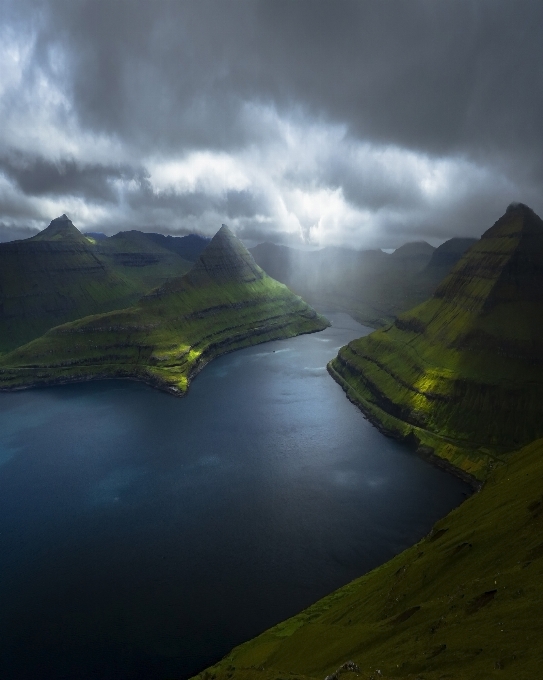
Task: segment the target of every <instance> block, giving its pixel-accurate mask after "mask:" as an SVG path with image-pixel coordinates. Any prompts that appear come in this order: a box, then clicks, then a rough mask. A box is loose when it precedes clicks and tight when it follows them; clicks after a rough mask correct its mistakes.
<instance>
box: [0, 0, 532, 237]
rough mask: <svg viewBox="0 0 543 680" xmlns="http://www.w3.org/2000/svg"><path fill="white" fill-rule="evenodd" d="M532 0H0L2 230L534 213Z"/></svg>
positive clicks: (267, 232)
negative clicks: (520, 206) (514, 210)
mask: <svg viewBox="0 0 543 680" xmlns="http://www.w3.org/2000/svg"><path fill="white" fill-rule="evenodd" d="M542 28H543V3H542V2H540V1H535V2H534V1H526V0H507V1H502V0H477V1H467V0H409V1H408V2H406V1H405V0H397V1H396V0H387V1H386V2H383V0H365V1H364V2H362V1H361V0H356V1H355V2H352V1H350V0H347V1H344V0H327V1H322V0H288V1H285V0H271V1H268V0H250V1H249V0H247V1H245V0H215V1H212V2H211V1H208V0H191V1H184V0H181V1H177V2H174V1H173V0H154V1H153V2H150V1H149V0H115V1H114V2H113V1H109V0H107V1H106V0H62V1H60V0H59V1H56V0H49V1H47V2H44V1H39V0H13V1H12V0H0V241H6V240H12V239H15V238H26V237H28V236H31V235H32V234H34V233H35V232H36V230H38V229H43V228H45V227H46V226H47V224H48V223H49V221H50V220H52V219H53V218H55V217H57V216H59V215H61V214H63V213H66V214H67V215H68V216H69V217H70V218H71V219H72V221H73V222H74V224H75V225H76V226H77V227H78V228H79V229H82V230H86V231H102V232H105V233H107V234H114V233H117V232H118V231H122V230H127V229H142V230H144V231H157V232H161V233H169V234H174V235H175V234H178V235H183V234H186V233H189V232H194V233H201V234H204V235H212V234H213V233H215V232H216V231H217V229H218V228H219V227H220V225H221V224H222V223H226V224H228V225H229V226H230V227H231V229H232V230H233V231H234V232H235V233H236V234H237V235H238V236H240V237H241V238H243V239H244V240H245V241H246V242H247V243H248V244H254V243H258V242H261V241H272V242H275V243H285V244H289V245H295V246H301V247H322V246H330V245H336V246H347V247H354V248H372V247H381V248H395V247H398V246H399V245H401V244H402V243H405V242H408V241H415V240H426V241H428V242H430V243H432V244H433V245H438V244H439V243H441V242H442V241H444V240H445V239H447V238H450V237H452V236H477V237H478V236H480V235H481V233H483V232H484V231H485V230H486V229H488V228H489V227H490V226H491V225H492V224H493V223H494V222H495V221H496V220H497V219H498V218H499V217H500V216H501V215H502V214H503V212H504V211H505V209H506V207H507V205H508V204H509V203H511V202H513V201H521V202H524V203H527V204H528V205H529V206H530V207H532V208H533V209H534V210H535V211H536V212H538V213H539V214H540V215H541V214H543V195H542V192H541V187H542V182H543V153H542V151H543V39H542Z"/></svg>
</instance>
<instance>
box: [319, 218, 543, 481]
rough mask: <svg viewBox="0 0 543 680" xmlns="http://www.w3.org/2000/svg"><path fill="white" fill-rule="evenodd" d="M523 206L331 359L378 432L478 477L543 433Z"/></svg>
mask: <svg viewBox="0 0 543 680" xmlns="http://www.w3.org/2000/svg"><path fill="white" fill-rule="evenodd" d="M525 210H528V209H524V208H522V209H521V208H519V209H516V210H512V211H509V212H508V213H506V215H505V216H504V217H503V218H502V219H501V220H499V221H498V223H497V224H496V225H495V227H493V228H492V229H491V230H489V231H488V232H487V233H486V234H485V235H484V236H483V238H482V239H481V240H480V241H479V242H478V243H477V244H476V245H474V246H473V247H472V248H471V249H470V250H469V251H468V253H467V254H466V255H465V256H464V258H463V259H462V260H461V261H460V262H459V263H458V264H457V265H456V267H455V268H454V269H453V271H452V272H451V274H450V275H449V276H448V277H447V278H446V279H445V281H444V282H443V283H442V284H441V286H440V287H439V288H438V290H437V291H436V294H435V295H434V297H433V298H432V299H430V300H429V301H427V302H425V303H423V304H422V305H420V306H419V307H416V308H415V309H413V310H411V311H410V312H408V313H406V314H404V315H402V316H401V317H400V318H399V319H398V320H397V321H396V322H395V323H394V324H393V325H392V326H389V327H388V328H385V329H383V330H379V331H376V332H375V333H372V334H371V335H369V336H367V337H365V338H362V339H360V340H356V341H354V342H352V343H350V344H349V345H348V346H347V347H344V348H342V349H341V350H340V352H339V354H338V357H337V358H336V359H334V360H333V361H332V362H331V365H330V372H331V373H332V375H333V376H334V377H335V378H336V379H337V380H338V382H340V383H341V384H342V385H343V387H344V388H345V390H346V391H347V394H348V395H349V397H350V398H351V399H352V400H353V401H354V402H356V403H358V404H359V405H360V406H361V408H362V410H364V412H365V413H366V414H367V415H368V417H370V419H371V420H372V421H373V422H375V423H376V424H377V425H378V426H380V427H381V428H382V429H383V430H385V431H387V432H389V433H392V434H395V435H400V436H403V437H408V436H413V437H415V438H416V440H418V441H420V443H421V444H422V445H424V446H425V447H428V449H433V450H434V452H435V453H436V454H437V455H438V456H441V457H442V458H444V459H446V460H448V461H450V462H451V463H452V464H454V465H455V466H457V467H458V468H461V469H462V470H464V471H466V472H468V473H470V474H472V475H474V476H475V477H477V478H479V479H484V478H485V476H486V475H487V473H488V471H489V470H490V469H491V468H492V467H493V466H494V465H496V464H497V463H499V462H500V461H502V460H504V458H505V456H506V454H507V452H508V451H511V450H512V449H515V448H518V447H519V446H521V445H522V444H525V443H527V442H529V441H532V440H534V439H535V438H537V437H541V436H542V435H543V417H542V416H543V406H542V404H543V363H542V362H541V359H540V357H541V356H542V350H543V342H542V337H543V333H542V331H543V304H542V302H543V223H542V222H541V220H539V218H537V216H535V215H534V213H531V211H530V214H529V213H526V212H525Z"/></svg>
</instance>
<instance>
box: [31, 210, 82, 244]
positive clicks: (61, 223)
mask: <svg viewBox="0 0 543 680" xmlns="http://www.w3.org/2000/svg"><path fill="white" fill-rule="evenodd" d="M32 238H33V240H35V241H72V242H73V241H78V242H80V243H84V244H86V245H88V241H87V239H86V238H85V237H84V236H83V234H82V233H81V232H80V231H79V229H77V227H76V226H75V225H74V224H73V222H72V221H71V219H70V218H69V217H68V216H67V215H66V214H64V215H61V216H60V217H56V218H55V219H54V220H51V222H50V223H49V226H48V227H46V228H45V229H44V230H43V231H40V232H39V234H36V236H33V237H32Z"/></svg>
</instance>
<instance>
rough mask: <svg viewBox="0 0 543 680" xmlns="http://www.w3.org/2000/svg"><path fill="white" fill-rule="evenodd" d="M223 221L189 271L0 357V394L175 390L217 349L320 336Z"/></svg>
mask: <svg viewBox="0 0 543 680" xmlns="http://www.w3.org/2000/svg"><path fill="white" fill-rule="evenodd" d="M327 325H328V321H327V320H326V319H324V317H321V316H319V315H318V314H316V312H315V311H314V310H313V309H311V307H309V306H308V305H307V304H306V303H305V302H304V301H303V300H302V299H301V298H299V297H297V296H295V295H294V294H293V293H291V291H290V290H289V289H288V288H287V287H286V286H284V285H282V284H280V283H278V282H277V281H274V280H273V279H271V278H270V277H269V276H267V275H266V274H265V273H264V272H263V271H262V270H261V269H260V268H259V267H258V266H257V265H256V263H255V262H254V260H253V258H252V257H251V255H250V254H249V253H248V251H247V250H246V249H245V247H244V246H243V245H242V244H241V242H240V241H239V240H238V239H236V238H235V236H234V235H233V234H232V233H231V232H230V231H229V230H228V228H227V227H225V226H224V225H223V227H222V228H221V230H220V231H219V232H218V233H217V234H216V236H215V237H214V238H213V239H212V241H211V242H210V244H209V245H208V246H207V248H206V250H205V251H204V253H203V254H202V255H201V257H200V258H199V260H198V261H197V262H196V264H195V265H194V267H193V268H192V269H191V271H190V272H189V273H188V274H187V275H185V276H184V277H181V278H178V279H174V280H172V281H170V282H168V283H167V284H165V285H164V286H162V287H161V288H159V289H156V290H155V291H153V293H152V294H150V295H148V296H146V297H144V298H143V299H141V300H140V302H139V303H138V304H137V305H136V306H133V307H130V308H128V309H123V310H119V311H115V312H110V313H107V314H100V315H95V316H91V317H87V318H84V319H80V320H79V321H75V322H72V323H68V324H64V325H62V326H59V327H57V328H54V329H52V330H50V331H49V332H48V333H46V334H45V335H44V336H43V337H41V338H38V339H37V340H34V341H33V342H30V343H29V344H27V345H25V346H23V347H21V348H19V349H17V350H15V351H13V352H11V353H9V354H7V355H5V356H4V357H1V358H0V389H14V388H21V387H28V386H33V385H43V384H53V383H59V382H68V381H78V380H88V379H93V378H110V377H129V378H135V379H139V380H143V381H145V382H147V383H149V384H151V385H154V386H157V387H160V388H162V389H165V390H168V391H170V392H172V393H174V394H184V393H185V392H186V390H187V388H188V385H189V382H190V379H191V378H192V377H193V376H194V375H195V374H196V373H197V372H198V371H199V370H200V369H201V368H202V367H203V366H204V365H205V364H206V363H207V362H208V361H210V360H211V359H213V358H214V357H215V356H217V355H219V354H223V353H224V352H228V351H231V350H233V349H238V348H240V347H245V346H248V345H253V344H257V343H259V342H265V341H267V340H271V339H277V338H284V337H290V336H293V335H297V334H299V333H310V332H314V331H318V330H322V329H323V328H325V327H326V326H327Z"/></svg>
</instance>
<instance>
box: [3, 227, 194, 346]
mask: <svg viewBox="0 0 543 680" xmlns="http://www.w3.org/2000/svg"><path fill="white" fill-rule="evenodd" d="M190 267H191V263H190V262H187V261H186V260H183V259H182V258H180V257H179V256H178V255H177V254H175V253H172V252H171V251H169V250H166V249H164V248H161V247H160V246H159V245H157V244H155V243H153V242H152V241H151V240H149V239H147V238H146V237H145V235H144V234H140V233H139V232H124V233H121V234H117V236H114V237H111V238H109V239H106V240H103V241H99V242H97V241H95V240H94V239H92V238H87V237H86V236H84V235H83V234H82V233H81V232H79V231H78V229H76V227H75V226H74V225H73V224H72V222H71V221H70V220H69V219H68V218H67V217H66V215H63V216H62V217H59V218H57V219H55V220H53V221H52V222H51V224H50V225H49V226H48V227H47V228H46V229H44V230H43V231H41V232H40V233H39V234H36V236H33V237H32V238H29V239H25V240H22V241H11V242H8V243H1V244H0V353H2V352H7V351H10V350H12V349H14V348H15V347H18V346H20V345H23V344H25V343H26V342H28V341H30V340H32V339H34V338H36V337H39V336H40V335H42V334H43V333H45V331H47V330H48V329H49V328H51V327H53V326H57V325H59V324H61V323H64V322H66V321H71V320H74V319H77V318H80V317H82V316H87V315H89V314H95V313H97V312H105V311H109V310H112V309H118V308H121V307H127V306H129V305H131V304H134V303H135V302H136V301H137V300H138V299H139V298H140V297H141V296H142V295H143V294H144V293H147V292H149V291H150V290H151V289H152V288H154V287H156V286H159V285H161V284H162V283H164V281H166V280H168V279H169V278H171V277H173V276H180V275H182V274H184V273H185V272H186V271H188V269H189V268H190Z"/></svg>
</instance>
